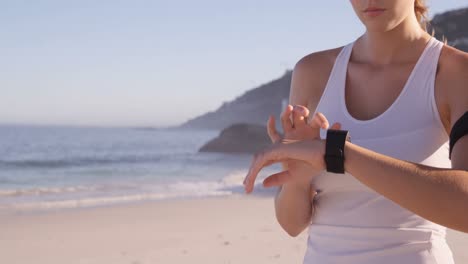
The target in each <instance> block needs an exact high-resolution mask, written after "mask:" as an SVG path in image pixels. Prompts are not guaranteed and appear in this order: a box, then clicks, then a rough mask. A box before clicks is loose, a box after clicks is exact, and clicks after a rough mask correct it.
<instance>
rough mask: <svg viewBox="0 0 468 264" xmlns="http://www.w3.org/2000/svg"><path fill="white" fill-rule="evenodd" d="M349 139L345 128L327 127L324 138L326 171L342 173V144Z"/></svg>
mask: <svg viewBox="0 0 468 264" xmlns="http://www.w3.org/2000/svg"><path fill="white" fill-rule="evenodd" d="M346 140H348V141H349V132H348V131H347V130H336V129H328V130H327V138H326V140H325V142H326V143H325V163H326V165H327V171H328V172H333V173H344V172H345V171H344V146H345V141H346Z"/></svg>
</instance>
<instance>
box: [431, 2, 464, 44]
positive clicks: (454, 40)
mask: <svg viewBox="0 0 468 264" xmlns="http://www.w3.org/2000/svg"><path fill="white" fill-rule="evenodd" d="M467 5H468V4H467ZM430 24H431V26H430V27H429V32H432V29H434V32H435V37H436V38H437V39H440V40H442V38H443V37H444V36H445V38H446V39H447V41H448V44H449V45H451V46H453V47H456V48H457V49H460V50H463V51H466V52H468V7H466V8H462V9H457V10H453V11H448V12H445V13H442V14H437V15H435V16H434V17H433V18H432V20H431V23H430Z"/></svg>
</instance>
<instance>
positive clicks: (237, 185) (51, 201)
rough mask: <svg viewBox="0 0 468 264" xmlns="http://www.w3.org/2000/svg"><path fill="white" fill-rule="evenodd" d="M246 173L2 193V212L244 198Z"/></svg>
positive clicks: (259, 190)
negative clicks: (166, 200)
mask: <svg viewBox="0 0 468 264" xmlns="http://www.w3.org/2000/svg"><path fill="white" fill-rule="evenodd" d="M245 174H246V170H237V171H233V172H231V173H229V174H227V175H225V176H224V177H222V178H221V179H220V180H212V181H209V180H205V181H182V180H180V181H174V182H168V183H153V184H151V183H148V182H146V183H126V184H123V183H121V184H118V183H114V184H107V185H91V186H70V187H50V188H45V187H43V188H30V189H17V190H13V189H11V190H0V198H2V197H4V198H6V199H5V200H4V202H3V203H1V202H0V208H3V209H5V208H7V209H19V210H23V209H24V210H28V209H38V210H42V209H61V208H78V207H90V206H103V205H108V204H119V203H127V202H137V201H145V200H165V199H177V198H197V197H210V196H229V195H235V194H243V193H244V188H243V185H242V181H243V179H244V176H245ZM261 180H262V177H260V179H258V181H257V189H256V192H255V194H257V195H269V196H271V195H272V194H273V190H272V189H266V188H261Z"/></svg>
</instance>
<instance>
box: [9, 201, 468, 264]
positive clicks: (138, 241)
mask: <svg viewBox="0 0 468 264" xmlns="http://www.w3.org/2000/svg"><path fill="white" fill-rule="evenodd" d="M306 240H307V232H303V233H302V234H301V235H299V236H298V237H290V236H289V235H287V233H286V232H285V231H283V230H282V229H281V227H280V226H279V224H278V223H277V222H276V219H275V217H274V208H273V200H272V198H271V197H255V196H231V197H218V198H204V199H195V200H172V201H156V202H145V203H140V204H132V205H128V204H127V205H118V206H110V207H101V208H87V209H74V210H61V211H49V212H45V213H44V212H42V213H37V212H36V213H30V212H29V213H14V214H11V213H2V214H0V263H8V264H16V263H18V264H23V263H28V264H29V263H35V264H42V263H44V264H46V263H47V264H54V263H57V264H58V263H60V264H63V263H67V264H73V263H80V264H84V263H99V264H103V263H112V264H119V263H126V264H146V263H164V264H165V263H171V264H172V263H174V264H177V263H204V264H210V263H213V264H214V263H216V264H220V263H256V264H262V263H265V264H266V263H288V264H291V263H302V258H303V254H304V252H305V248H306ZM448 240H449V244H450V246H451V247H452V250H453V251H454V255H455V258H456V263H468V252H467V250H466V248H468V234H464V233H460V232H455V231H451V230H449V234H448Z"/></svg>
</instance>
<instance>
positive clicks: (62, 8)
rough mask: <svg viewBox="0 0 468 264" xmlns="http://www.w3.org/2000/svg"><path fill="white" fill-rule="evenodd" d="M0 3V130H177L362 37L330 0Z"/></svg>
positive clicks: (458, 3) (442, 5) (451, 3)
mask: <svg viewBox="0 0 468 264" xmlns="http://www.w3.org/2000/svg"><path fill="white" fill-rule="evenodd" d="M0 3H1V8H0V34H1V41H0V123H3V124H35V125H78V126H80V125H86V126H172V125H177V124H180V123H183V122H185V121H186V120H188V119H190V118H193V117H195V116H198V115H201V114H204V113H206V112H208V111H214V110H216V109H217V108H218V107H220V106H221V105H222V103H223V102H225V101H231V100H233V99H235V98H236V97H238V96H240V95H242V94H243V93H244V92H246V91H248V90H250V89H252V88H255V87H257V86H259V85H261V84H264V83H267V82H269V81H271V80H273V79H277V78H279V77H281V76H282V75H283V74H284V72H285V71H286V70H287V69H292V68H293V67H294V65H295V63H296V62H297V61H298V60H299V59H300V58H302V57H303V56H304V55H307V54H309V53H311V52H315V51H319V50H324V49H329V48H334V47H339V46H341V45H344V44H346V43H348V42H350V41H352V40H354V39H355V38H357V37H358V36H360V35H361V34H362V33H363V32H364V27H363V26H362V24H361V22H360V21H359V20H358V19H357V17H356V16H355V14H354V11H353V10H352V7H351V5H350V3H349V1H337V0H331V1H312V0H308V1H305V0H289V1H277V0H268V1H266V0H254V1H253V0H236V1H219V0H197V1H194V0H153V1H142V0H132V1H130V0H127V1H123V0H112V1H110V0H99V1H97V0H81V1H69V0H57V1H52V0H48V1H43V0H30V1H21V0H10V1H5V0H0ZM428 4H429V6H430V8H431V9H430V16H429V17H432V16H433V15H434V14H436V13H440V12H444V11H447V10H452V9H455V8H459V7H466V6H468V0H444V1H436V0H432V1H428Z"/></svg>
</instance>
